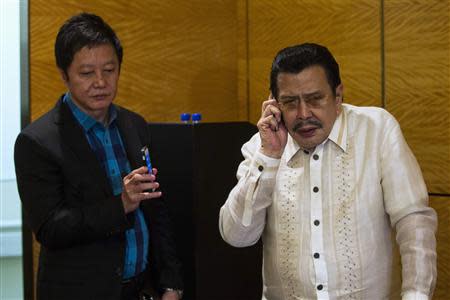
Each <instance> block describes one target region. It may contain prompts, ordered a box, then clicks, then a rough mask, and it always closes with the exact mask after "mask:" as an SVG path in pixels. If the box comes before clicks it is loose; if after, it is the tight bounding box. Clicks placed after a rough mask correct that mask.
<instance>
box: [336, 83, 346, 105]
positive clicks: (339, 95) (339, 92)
mask: <svg viewBox="0 0 450 300" xmlns="http://www.w3.org/2000/svg"><path fill="white" fill-rule="evenodd" d="M343 100H344V85H343V84H342V83H341V84H340V85H338V86H337V87H336V104H342V102H343Z"/></svg>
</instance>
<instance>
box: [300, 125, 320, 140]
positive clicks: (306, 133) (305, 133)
mask: <svg viewBox="0 0 450 300" xmlns="http://www.w3.org/2000/svg"><path fill="white" fill-rule="evenodd" d="M317 129H318V128H317V127H308V128H299V129H297V134H299V135H300V136H301V137H303V138H309V137H312V136H314V134H315V133H316V130H317Z"/></svg>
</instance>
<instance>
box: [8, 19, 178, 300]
mask: <svg viewBox="0 0 450 300" xmlns="http://www.w3.org/2000/svg"><path fill="white" fill-rule="evenodd" d="M55 56H56V62H57V66H58V68H59V71H60V73H61V76H62V78H63V80H64V83H65V84H66V86H67V88H68V92H67V93H65V94H64V95H63V96H61V98H60V99H59V100H58V102H57V104H56V106H55V107H54V108H53V109H52V110H50V111H49V112H48V113H46V114H45V115H44V116H42V117H41V118H39V119H38V120H36V121H35V122H33V123H32V124H30V125H29V126H28V127H26V128H25V129H24V130H23V131H22V132H21V133H20V135H19V136H18V138H17V141H16V145H15V164H16V174H17V182H18V187H19V193H20V197H21V200H22V203H23V207H24V212H25V219H26V221H27V222H28V223H29V224H30V225H31V227H32V229H33V232H34V233H35V235H36V239H37V241H38V242H39V243H40V244H41V252H40V257H39V270H38V275H37V277H38V279H37V298H38V300H43V299H45V300H49V299H50V300H51V299H58V300H60V299H65V300H67V299H76V300H82V299H93V300H98V299H105V300H106V299H108V300H114V299H117V300H119V299H121V300H125V299H127V300H137V299H141V298H140V297H141V296H142V290H143V287H144V286H145V285H146V282H147V281H148V282H150V281H151V282H152V284H153V287H154V290H156V291H157V292H158V293H159V295H160V296H161V297H162V299H163V300H177V299H180V298H181V294H182V291H181V289H182V280H181V273H180V264H179V262H178V260H177V258H176V257H175V249H174V242H173V240H172V235H171V232H170V224H169V219H168V216H167V210H166V208H165V204H164V201H163V200H162V198H161V196H162V193H161V191H158V190H157V189H158V187H159V184H158V182H157V181H156V173H157V170H156V169H153V170H148V168H147V167H143V166H142V159H141V153H140V150H141V148H142V147H143V146H146V145H149V144H150V136H149V132H148V129H147V124H146V122H145V120H144V119H143V118H142V117H141V116H139V115H137V114H135V113H133V112H131V111H129V110H127V109H125V108H122V107H119V106H116V105H113V104H112V101H113V100H114V98H115V95H116V91H117V83H118V79H119V73H120V66H121V62H122V47H121V44H120V41H119V39H118V38H117V36H116V34H115V33H114V31H113V30H112V29H111V27H110V26H109V25H108V24H106V23H105V22H104V21H103V20H102V19H101V18H100V17H98V16H96V15H92V14H87V13H82V14H79V15H76V16H74V17H72V18H70V19H69V20H68V21H67V22H66V23H65V24H64V25H63V26H62V27H61V28H60V30H59V33H58V36H57V38H56V43H55ZM149 171H150V172H149Z"/></svg>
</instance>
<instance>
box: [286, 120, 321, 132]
mask: <svg viewBox="0 0 450 300" xmlns="http://www.w3.org/2000/svg"><path fill="white" fill-rule="evenodd" d="M306 125H313V126H316V127H318V128H322V127H323V125H322V123H321V122H320V121H319V120H315V119H310V120H300V121H298V123H297V124H295V125H294V127H293V128H292V130H293V131H297V130H299V129H301V128H302V127H305V126H306Z"/></svg>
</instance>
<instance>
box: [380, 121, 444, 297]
mask: <svg viewBox="0 0 450 300" xmlns="http://www.w3.org/2000/svg"><path fill="white" fill-rule="evenodd" d="M385 130H386V131H385V132H386V134H385V137H384V140H383V143H382V145H381V172H382V174H381V176H382V182H381V184H382V187H383V193H384V203H385V208H386V212H387V213H388V214H389V217H390V220H391V225H392V226H393V227H394V228H395V229H396V232H397V235H396V240H397V243H398V245H399V249H400V255H401V262H402V278H403V280H402V299H403V300H406V299H431V297H432V294H433V290H434V287H435V284H436V239H435V232H436V227H437V216H436V212H435V211H434V210H433V209H432V208H430V207H429V206H428V193H427V189H426V186H425V183H424V180H423V177H422V173H421V171H420V167H419V165H418V163H417V161H416V159H415V157H414V155H413V154H412V152H411V150H410V148H409V147H408V145H407V143H406V141H405V139H404V137H403V135H402V133H401V130H400V126H399V125H398V123H397V121H396V120H395V119H394V118H393V117H392V116H390V115H388V118H387V122H386V124H385Z"/></svg>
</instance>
